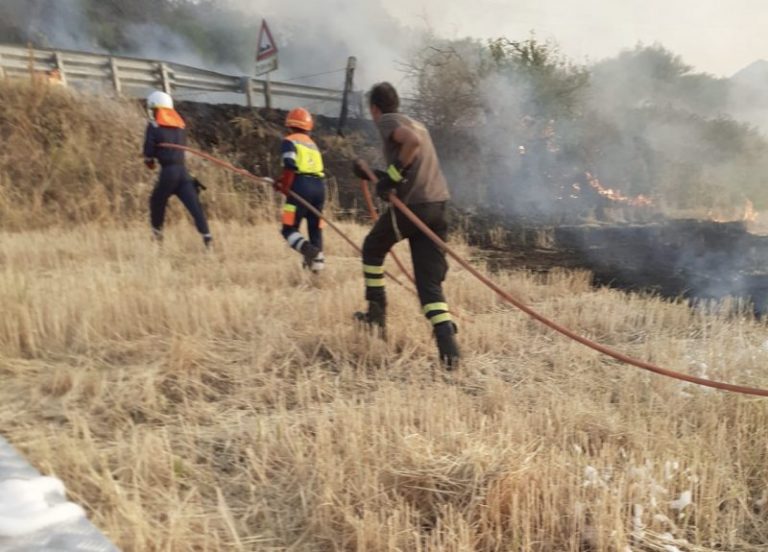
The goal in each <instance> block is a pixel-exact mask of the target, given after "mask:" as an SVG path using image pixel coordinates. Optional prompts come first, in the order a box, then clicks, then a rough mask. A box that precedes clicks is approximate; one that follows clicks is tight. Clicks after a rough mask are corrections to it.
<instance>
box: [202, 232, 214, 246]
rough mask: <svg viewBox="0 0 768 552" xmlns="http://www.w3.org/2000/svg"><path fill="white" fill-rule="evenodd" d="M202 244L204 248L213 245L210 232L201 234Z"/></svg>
mask: <svg viewBox="0 0 768 552" xmlns="http://www.w3.org/2000/svg"><path fill="white" fill-rule="evenodd" d="M203 245H204V246H205V248H206V249H211V248H212V247H213V236H211V235H210V234H203Z"/></svg>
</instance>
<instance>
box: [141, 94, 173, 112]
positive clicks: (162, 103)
mask: <svg viewBox="0 0 768 552" xmlns="http://www.w3.org/2000/svg"><path fill="white" fill-rule="evenodd" d="M158 108H165V109H173V98H171V97H170V96H169V95H168V94H166V93H165V92H160V91H159V90H155V91H154V92H152V93H151V94H150V95H149V96H147V109H158Z"/></svg>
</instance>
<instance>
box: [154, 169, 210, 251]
mask: <svg viewBox="0 0 768 552" xmlns="http://www.w3.org/2000/svg"><path fill="white" fill-rule="evenodd" d="M172 195H176V196H178V198H179V199H180V200H181V202H182V203H183V204H184V207H186V208H187V211H189V214H190V215H192V218H193V219H194V220H195V226H196V227H197V231H198V232H200V233H201V234H202V235H203V236H209V235H210V232H209V231H208V221H207V220H206V219H205V213H203V208H202V206H201V205H200V200H199V199H198V197H197V191H196V190H195V185H194V184H193V182H192V178H190V176H189V174H188V173H187V169H186V168H185V167H184V165H166V166H165V167H163V168H162V169H160V179H159V180H158V181H157V184H156V185H155V189H154V190H152V195H151V196H149V218H150V222H151V223H152V228H153V229H154V230H155V231H157V232H159V231H161V230H162V229H163V222H164V221H165V207H166V205H168V199H169V198H170V197H171V196H172Z"/></svg>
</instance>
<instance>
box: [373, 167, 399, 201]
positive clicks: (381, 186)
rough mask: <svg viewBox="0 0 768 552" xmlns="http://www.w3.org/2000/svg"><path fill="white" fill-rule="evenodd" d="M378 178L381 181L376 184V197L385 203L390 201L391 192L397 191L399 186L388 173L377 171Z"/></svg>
mask: <svg viewBox="0 0 768 552" xmlns="http://www.w3.org/2000/svg"><path fill="white" fill-rule="evenodd" d="M376 177H377V178H378V179H379V180H378V181H377V182H376V195H377V196H379V197H380V198H381V199H383V200H384V201H389V194H390V192H393V191H395V189H396V188H397V184H396V183H395V182H394V181H393V180H392V177H390V176H389V175H388V174H387V173H386V171H382V170H380V169H376Z"/></svg>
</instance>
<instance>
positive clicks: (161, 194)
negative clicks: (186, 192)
mask: <svg viewBox="0 0 768 552" xmlns="http://www.w3.org/2000/svg"><path fill="white" fill-rule="evenodd" d="M171 194H173V182H172V179H171V178H169V175H168V174H166V173H165V171H163V170H161V171H160V177H159V179H158V181H157V184H155V188H154V189H153V190H152V194H151V195H150V196H149V222H150V224H151V225H152V234H153V235H154V238H155V239H156V240H157V241H162V240H163V223H164V222H165V208H166V206H167V205H168V198H169V197H171Z"/></svg>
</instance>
